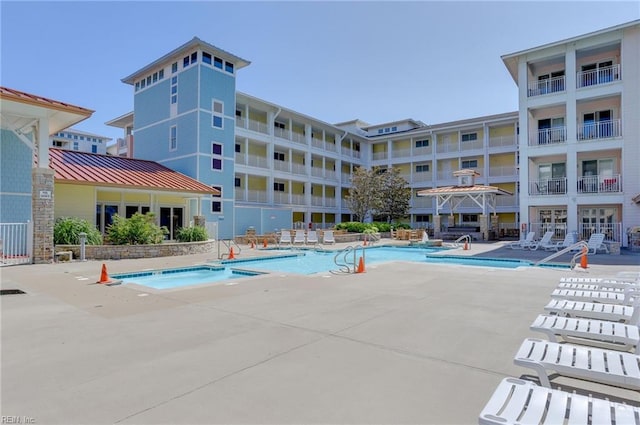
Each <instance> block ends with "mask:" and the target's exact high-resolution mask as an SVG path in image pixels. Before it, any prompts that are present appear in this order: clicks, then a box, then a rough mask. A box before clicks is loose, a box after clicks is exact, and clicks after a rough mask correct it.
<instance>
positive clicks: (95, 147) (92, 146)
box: [91, 145, 98, 153]
mask: <svg viewBox="0 0 640 425" xmlns="http://www.w3.org/2000/svg"><path fill="white" fill-rule="evenodd" d="M91 153H98V146H97V145H91Z"/></svg>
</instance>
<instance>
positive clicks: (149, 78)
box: [147, 75, 151, 86]
mask: <svg viewBox="0 0 640 425" xmlns="http://www.w3.org/2000/svg"><path fill="white" fill-rule="evenodd" d="M147 85H148V86H150V85H151V75H149V76H148V77H147Z"/></svg>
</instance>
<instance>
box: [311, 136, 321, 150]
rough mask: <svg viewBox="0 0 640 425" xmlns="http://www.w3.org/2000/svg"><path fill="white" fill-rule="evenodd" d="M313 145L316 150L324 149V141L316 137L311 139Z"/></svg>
mask: <svg viewBox="0 0 640 425" xmlns="http://www.w3.org/2000/svg"><path fill="white" fill-rule="evenodd" d="M311 145H312V146H313V147H315V148H320V149H324V141H323V140H322V139H318V138H316V137H312V138H311Z"/></svg>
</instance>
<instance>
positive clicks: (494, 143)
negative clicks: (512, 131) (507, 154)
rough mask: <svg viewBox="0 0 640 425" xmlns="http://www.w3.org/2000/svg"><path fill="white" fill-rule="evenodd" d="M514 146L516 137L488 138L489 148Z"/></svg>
mask: <svg viewBox="0 0 640 425" xmlns="http://www.w3.org/2000/svg"><path fill="white" fill-rule="evenodd" d="M515 145H516V136H496V137H490V138H489V147H490V148H497V147H505V146H515Z"/></svg>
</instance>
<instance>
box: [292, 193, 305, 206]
mask: <svg viewBox="0 0 640 425" xmlns="http://www.w3.org/2000/svg"><path fill="white" fill-rule="evenodd" d="M291 203H292V204H294V205H304V204H305V200H304V195H295V194H292V195H291Z"/></svg>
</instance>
